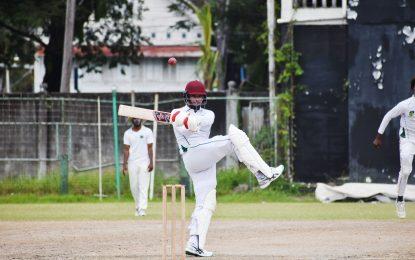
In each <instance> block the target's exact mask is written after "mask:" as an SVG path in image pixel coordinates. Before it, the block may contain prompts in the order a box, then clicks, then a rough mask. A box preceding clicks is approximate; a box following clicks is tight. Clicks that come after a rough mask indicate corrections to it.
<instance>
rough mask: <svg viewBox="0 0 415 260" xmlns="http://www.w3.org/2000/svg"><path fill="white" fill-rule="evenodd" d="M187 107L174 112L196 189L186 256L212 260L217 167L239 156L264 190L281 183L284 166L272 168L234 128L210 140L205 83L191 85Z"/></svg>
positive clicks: (175, 126)
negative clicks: (209, 247)
mask: <svg viewBox="0 0 415 260" xmlns="http://www.w3.org/2000/svg"><path fill="white" fill-rule="evenodd" d="M184 99H185V103H186V105H185V106H184V107H182V108H178V109H174V110H173V111H172V112H171V118H170V121H171V123H172V124H173V129H174V134H175V136H176V139H177V143H178V145H179V149H180V153H181V155H182V157H183V162H184V165H185V168H186V170H187V172H188V173H189V175H190V177H191V179H192V181H193V186H194V192H195V196H196V206H195V209H194V211H193V214H192V217H191V222H190V225H189V233H190V238H189V240H188V242H187V246H186V254H188V255H195V256H212V255H213V253H212V252H208V251H206V250H205V249H204V246H205V242H206V235H207V232H208V228H209V224H210V220H211V217H212V214H213V212H214V211H215V208H216V163H217V162H218V161H220V160H221V159H222V158H223V157H225V156H226V155H230V154H235V155H236V156H237V157H238V159H239V161H241V162H243V163H244V164H245V165H246V166H247V167H248V169H249V170H250V171H251V172H252V174H254V175H255V177H256V178H257V180H258V182H259V186H260V187H261V188H266V187H268V185H269V184H270V183H271V182H272V181H273V180H275V179H277V178H278V177H279V176H280V175H281V173H282V171H283V170H284V166H282V165H280V166H279V167H277V168H273V167H270V166H268V165H267V164H266V163H265V162H264V160H263V159H262V158H261V156H260V155H259V154H258V153H257V151H256V150H255V149H254V147H252V145H251V143H250V141H249V138H248V137H247V135H246V134H245V133H244V132H243V131H241V130H239V129H238V128H236V127H235V126H234V125H230V127H229V134H228V135H226V136H222V135H218V136H215V137H212V138H209V135H210V130H211V127H212V124H213V121H214V120H215V114H214V113H213V112H212V111H210V110H207V109H204V106H205V104H206V100H207V95H206V91H205V87H204V85H203V83H201V82H200V81H191V82H189V83H188V84H187V85H186V88H185V93H184Z"/></svg>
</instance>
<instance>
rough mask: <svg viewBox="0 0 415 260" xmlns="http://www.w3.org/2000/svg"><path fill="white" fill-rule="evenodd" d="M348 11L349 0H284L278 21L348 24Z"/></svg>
mask: <svg viewBox="0 0 415 260" xmlns="http://www.w3.org/2000/svg"><path fill="white" fill-rule="evenodd" d="M350 1H358V0H350ZM346 13H347V0H283V1H281V18H280V19H278V23H290V22H293V21H294V23H295V24H319V25H321V24H346V23H347V20H346Z"/></svg>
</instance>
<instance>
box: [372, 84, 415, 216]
mask: <svg viewBox="0 0 415 260" xmlns="http://www.w3.org/2000/svg"><path fill="white" fill-rule="evenodd" d="M411 90H412V92H414V91H415V78H413V79H412V80H411ZM413 94H414V93H413ZM414 113H415V96H414V95H412V96H411V97H410V98H408V99H405V100H403V101H402V102H400V103H398V104H397V105H396V106H395V107H394V108H392V109H391V110H390V111H389V112H388V113H386V115H385V116H384V117H383V120H382V123H381V124H380V126H379V129H378V133H377V134H376V138H375V140H374V141H373V145H374V146H375V147H376V148H379V147H380V146H381V145H382V136H383V133H384V132H385V129H386V127H387V126H388V124H389V121H390V120H391V119H392V118H395V117H397V116H401V121H400V129H399V153H400V155H399V156H400V161H401V170H400V171H399V177H398V183H397V190H398V196H397V199H396V214H397V215H398V217H399V218H405V217H406V213H405V201H404V194H405V188H406V184H407V182H408V177H409V175H410V174H411V172H412V160H413V158H414V154H415V114H414Z"/></svg>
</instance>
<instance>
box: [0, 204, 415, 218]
mask: <svg viewBox="0 0 415 260" xmlns="http://www.w3.org/2000/svg"><path fill="white" fill-rule="evenodd" d="M161 206H162V205H161V203H160V202H151V203H150V204H149V208H148V210H147V216H145V217H143V218H137V217H135V216H134V206H133V203H131V202H107V203H47V204H30V203H28V204H0V221H83V220H140V221H141V220H144V221H145V220H161V217H162V216H161V214H162V212H161ZM177 206H178V207H179V204H177ZM193 207H194V203H193V202H189V203H186V210H187V219H189V217H190V214H191V211H192V209H193ZM407 215H408V217H407V220H408V219H409V220H415V204H414V203H407ZM214 219H217V220H236V219H240V220H260V219H262V220H398V219H397V218H396V217H395V207H394V204H382V203H331V204H322V203H314V202H307V203H301V202H296V203H268V202H263V203H219V204H218V207H217V210H216V212H215V215H214Z"/></svg>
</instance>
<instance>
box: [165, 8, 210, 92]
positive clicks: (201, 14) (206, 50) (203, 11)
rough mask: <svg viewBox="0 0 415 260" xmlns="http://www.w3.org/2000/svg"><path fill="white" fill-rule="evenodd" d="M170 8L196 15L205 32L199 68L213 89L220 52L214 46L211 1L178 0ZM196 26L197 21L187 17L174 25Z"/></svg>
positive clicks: (205, 81)
mask: <svg viewBox="0 0 415 260" xmlns="http://www.w3.org/2000/svg"><path fill="white" fill-rule="evenodd" d="M169 9H170V11H173V12H176V13H177V14H179V15H182V16H185V17H186V16H187V12H186V11H191V12H193V13H194V14H195V15H196V17H197V19H198V22H199V25H200V26H201V27H202V33H203V42H202V43H201V44H200V48H201V50H202V53H203V55H202V57H201V58H200V59H199V62H198V70H199V72H200V73H201V74H202V77H203V80H204V84H205V86H206V88H207V89H208V90H211V89H212V87H213V83H214V82H215V78H216V62H217V58H218V52H217V51H216V50H214V49H213V48H212V36H213V17H212V11H211V4H210V2H209V1H199V2H198V1H194V2H192V1H190V0H176V2H174V3H172V4H171V5H170V6H169ZM194 26H196V23H195V22H194V21H192V19H189V18H187V19H185V20H180V21H179V22H178V23H177V24H176V25H175V26H174V27H175V28H182V29H188V30H190V29H191V28H192V27H194Z"/></svg>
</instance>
